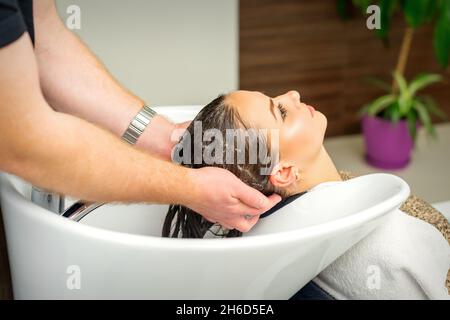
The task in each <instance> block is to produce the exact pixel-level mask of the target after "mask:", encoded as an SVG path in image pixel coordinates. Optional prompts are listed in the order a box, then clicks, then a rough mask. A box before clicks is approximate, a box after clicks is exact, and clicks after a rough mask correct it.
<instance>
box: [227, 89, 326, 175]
mask: <svg viewBox="0 0 450 320" xmlns="http://www.w3.org/2000/svg"><path fill="white" fill-rule="evenodd" d="M226 102H227V103H228V104H230V105H231V106H233V107H234V108H236V109H237V111H238V113H239V115H240V116H241V118H242V120H243V121H244V122H245V123H246V125H248V126H249V127H251V128H257V129H278V130H279V151H280V161H283V162H289V163H290V164H292V165H294V166H296V167H297V168H300V169H301V168H305V167H307V166H308V164H310V163H311V162H312V161H314V159H315V158H316V156H317V155H318V153H319V152H320V150H321V148H322V144H323V139H324V136H325V130H326V127H327V119H326V117H325V116H324V115H323V114H322V113H321V112H319V111H317V110H314V109H313V108H312V107H311V106H309V105H307V104H305V103H303V102H301V100H300V94H299V93H298V92H297V91H289V92H286V93H285V94H282V95H279V96H276V97H273V98H272V97H268V96H266V95H265V94H263V93H261V92H257V91H243V90H240V91H235V92H232V93H230V94H228V95H227V98H226Z"/></svg>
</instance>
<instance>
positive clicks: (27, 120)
mask: <svg viewBox="0 0 450 320" xmlns="http://www.w3.org/2000/svg"><path fill="white" fill-rule="evenodd" d="M0 70H1V72H0V115H1V116H0V171H6V172H10V173H13V174H16V175H18V176H21V177H23V178H24V179H26V180H28V181H30V182H31V183H33V184H35V185H38V186H40V187H43V188H46V189H50V190H54V191H57V192H60V193H63V194H67V195H72V196H75V197H78V198H83V199H86V200H91V201H102V202H112V201H123V202H158V203H179V204H182V205H185V206H188V207H190V208H192V209H194V210H195V211H197V212H199V213H201V214H202V215H203V216H204V217H205V218H207V219H208V220H211V221H218V222H220V223H221V224H222V225H224V226H230V227H235V228H236V229H238V230H241V231H244V232H245V231H247V230H249V229H250V228H251V227H252V226H253V225H254V224H255V223H256V221H257V219H258V216H255V218H254V219H252V220H245V219H244V218H243V217H242V215H244V214H254V215H259V214H261V213H263V212H264V211H266V210H268V209H269V208H270V207H272V206H273V205H274V204H275V203H276V202H278V201H279V197H277V196H272V197H270V198H266V197H265V196H264V195H262V194H261V193H259V192H257V191H256V190H254V189H252V188H250V187H248V186H246V185H245V184H244V183H242V182H241V181H240V180H239V179H238V178H236V177H235V176H234V175H232V174H231V173H230V172H228V171H225V170H220V169H217V168H202V169H197V170H193V169H187V168H184V167H181V166H176V165H174V164H172V163H170V162H167V161H163V160H160V159H157V158H154V157H152V156H150V155H149V154H148V153H147V152H145V151H141V150H138V149H136V148H133V147H131V146H129V145H127V144H126V143H124V142H122V141H121V140H120V139H118V138H117V137H115V136H114V135H112V134H111V133H110V132H107V131H105V130H103V129H100V128H98V127H97V126H95V125H93V124H91V123H89V122H87V121H84V120H82V119H79V118H77V117H74V116H72V115H68V114H64V113H58V112H55V111H53V110H52V109H51V107H50V106H49V105H48V104H47V102H46V100H45V99H44V96H43V95H42V92H41V90H40V86H39V77H38V72H37V66H36V61H35V57H34V55H33V50H32V45H31V41H30V38H29V36H28V34H24V35H22V36H21V37H20V38H19V39H18V40H16V41H15V42H13V43H11V44H9V45H8V46H6V47H3V48H1V49H0ZM211 186H216V187H215V188H211ZM248 204H250V206H249V205H248ZM256 208H257V209H256Z"/></svg>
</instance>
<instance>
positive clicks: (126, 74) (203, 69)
mask: <svg viewBox="0 0 450 320" xmlns="http://www.w3.org/2000/svg"><path fill="white" fill-rule="evenodd" d="M56 4H57V7H58V11H59V14H60V16H61V18H62V19H63V21H66V20H67V18H68V17H69V16H70V14H68V13H67V12H66V10H67V8H68V7H69V6H70V5H77V6H79V7H80V10H81V29H80V30H74V32H75V33H77V34H78V35H79V36H80V37H81V38H82V39H83V40H84V41H85V42H86V43H87V44H88V46H89V47H90V48H91V49H92V50H93V51H94V52H95V54H96V55H97V56H98V57H99V58H100V59H101V60H102V62H103V63H104V64H105V65H106V67H107V68H108V70H109V71H110V72H111V73H112V74H113V75H114V76H115V77H116V78H117V79H118V80H119V81H120V82H121V83H123V84H125V86H126V87H127V88H129V89H130V90H131V91H133V92H134V93H136V94H137V95H139V96H140V97H142V98H143V99H145V100H146V101H147V102H148V103H150V104H152V105H176V104H205V103H207V102H209V101H210V100H211V99H212V98H215V97H216V96H217V95H218V94H219V93H222V92H227V91H230V90H235V89H236V88H237V86H238V2H237V0H226V1H223V0H189V1H185V0H151V1H149V0H132V1H123V0H56Z"/></svg>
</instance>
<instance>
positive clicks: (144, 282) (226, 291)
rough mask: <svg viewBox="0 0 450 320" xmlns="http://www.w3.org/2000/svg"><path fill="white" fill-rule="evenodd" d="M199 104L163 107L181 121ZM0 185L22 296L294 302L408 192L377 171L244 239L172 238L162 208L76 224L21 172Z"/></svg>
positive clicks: (112, 212) (108, 213) (104, 214)
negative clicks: (164, 230)
mask: <svg viewBox="0 0 450 320" xmlns="http://www.w3.org/2000/svg"><path fill="white" fill-rule="evenodd" d="M198 109H199V107H195V106H191V107H170V108H164V109H160V110H159V111H160V112H161V113H166V114H168V116H169V117H170V118H172V119H174V120H175V121H184V120H187V119H191V118H192V117H193V116H194V115H195V114H196V112H197V111H198ZM0 184H1V185H0V196H1V205H2V211H3V219H4V223H5V232H6V237H7V244H8V254H9V261H10V266H11V276H12V282H13V291H14V297H15V298H16V299H288V298H289V297H291V296H292V295H293V294H294V293H295V292H297V291H298V290H299V289H300V288H301V287H302V286H304V285H305V284H306V283H307V282H308V281H310V280H311V279H312V278H314V277H315V276H316V275H317V274H318V273H319V272H320V271H322V270H323V269H324V268H325V267H327V266H328V265H329V264H330V263H331V262H332V261H334V260H335V259H336V258H338V257H339V256H340V255H342V254H343V253H344V252H345V251H346V250H348V249H349V248H350V247H351V246H352V245H354V244H355V243H357V242H358V241H359V240H361V239H362V238H364V237H365V236H367V235H368V234H369V233H370V232H371V231H373V230H374V229H375V228H376V227H377V226H378V225H379V224H380V223H382V222H383V220H384V218H385V217H386V216H387V215H388V214H389V213H391V212H393V211H394V210H396V209H397V208H398V207H399V206H400V205H401V204H402V203H403V202H404V201H405V200H406V198H407V197H408V195H409V187H408V185H407V184H406V182H405V181H403V180H402V179H400V178H399V177H397V176H394V175H391V174H382V173H379V174H372V175H367V176H363V177H359V178H355V179H352V180H349V181H345V182H343V183H340V184H337V185H332V186H329V187H327V188H324V189H319V190H317V191H314V192H311V193H310V194H306V195H305V196H303V197H301V198H300V199H299V200H297V201H301V205H300V206H299V208H300V209H299V211H295V212H294V211H293V212H289V213H288V214H286V212H284V213H283V216H281V215H278V216H277V213H275V214H273V215H271V216H269V217H267V218H264V219H261V220H260V223H259V224H258V225H257V226H256V227H255V229H254V230H253V231H252V232H251V233H249V234H247V235H246V236H245V237H242V238H234V239H167V238H160V237H159V235H160V232H161V227H162V222H163V220H164V217H165V213H166V209H167V207H166V206H164V205H145V204H136V205H105V206H103V207H101V208H99V209H97V210H96V211H94V212H93V213H91V214H90V215H88V216H87V217H86V218H84V219H83V220H82V222H80V223H77V222H74V221H70V220H68V219H66V218H62V217H60V216H58V215H56V214H54V213H52V212H50V211H47V210H45V209H42V208H40V207H38V206H37V205H35V204H33V203H31V201H30V190H31V187H30V185H29V184H28V183H26V182H24V181H22V180H20V179H18V178H17V177H14V176H11V175H7V174H2V175H1V180H0ZM324 199H326V201H324ZM286 218H288V219H289V220H286ZM286 221H288V222H289V223H287V222H286Z"/></svg>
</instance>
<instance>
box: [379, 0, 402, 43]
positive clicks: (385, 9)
mask: <svg viewBox="0 0 450 320" xmlns="http://www.w3.org/2000/svg"><path fill="white" fill-rule="evenodd" d="M378 5H379V6H380V22H381V28H380V29H377V35H378V37H380V38H381V39H387V37H388V34H389V30H390V27H391V21H392V16H393V15H394V12H395V10H396V9H397V5H398V1H397V0H379V1H378Z"/></svg>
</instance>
